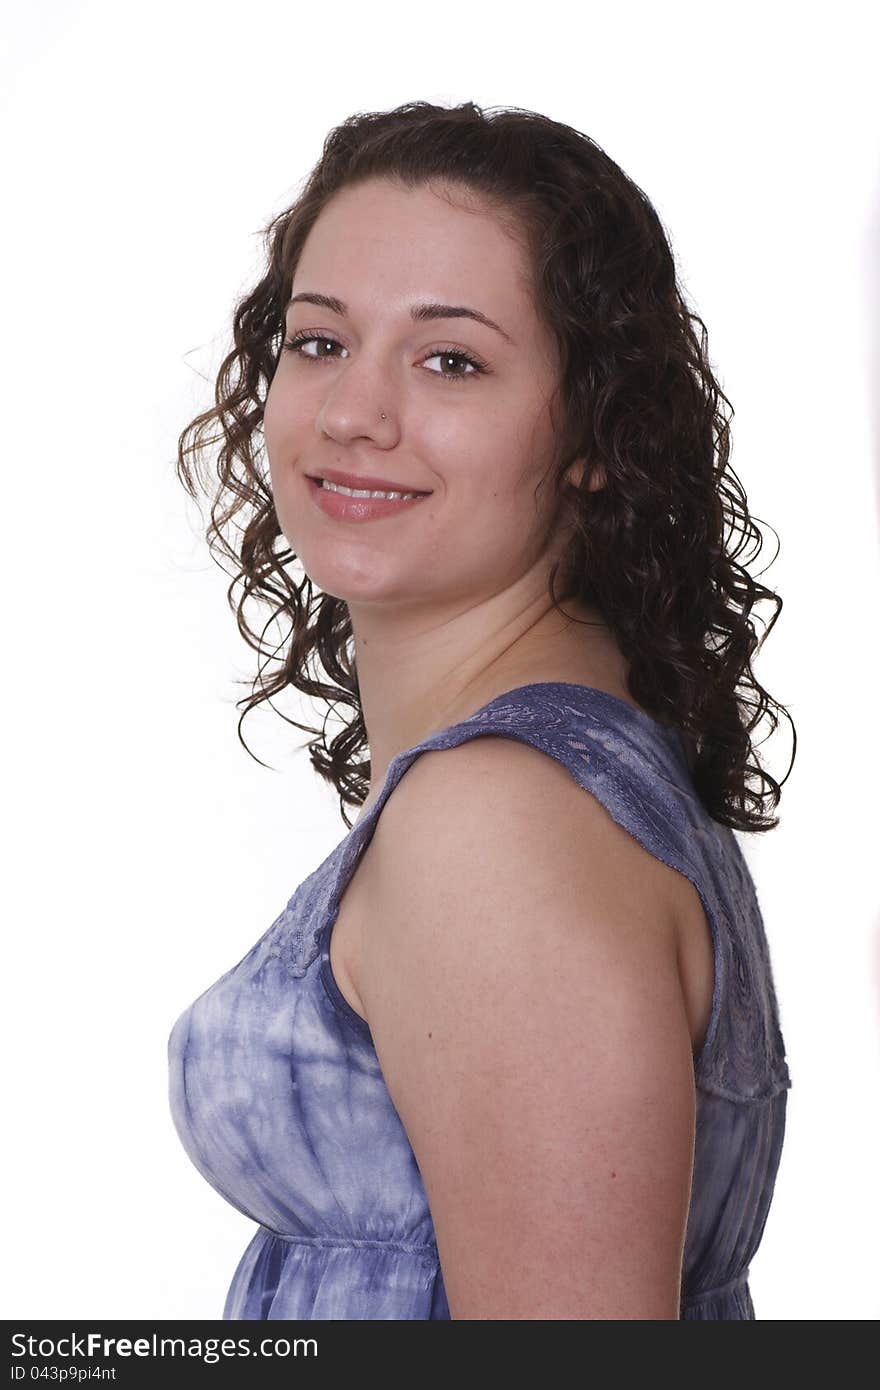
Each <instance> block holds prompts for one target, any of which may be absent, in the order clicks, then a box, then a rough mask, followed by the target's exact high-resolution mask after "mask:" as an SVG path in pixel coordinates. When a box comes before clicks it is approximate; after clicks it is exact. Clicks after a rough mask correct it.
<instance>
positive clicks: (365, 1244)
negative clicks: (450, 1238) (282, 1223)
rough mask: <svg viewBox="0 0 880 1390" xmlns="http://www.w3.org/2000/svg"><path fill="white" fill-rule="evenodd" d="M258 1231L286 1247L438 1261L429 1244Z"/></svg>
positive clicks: (433, 1246) (435, 1251)
mask: <svg viewBox="0 0 880 1390" xmlns="http://www.w3.org/2000/svg"><path fill="white" fill-rule="evenodd" d="M260 1230H261V1231H265V1233H266V1235H267V1236H274V1237H275V1238H276V1239H277V1240H283V1241H286V1242H287V1244H288V1245H313V1246H316V1247H318V1248H320V1247H322V1246H327V1247H329V1248H331V1249H332V1248H333V1247H335V1246H342V1247H343V1248H345V1249H351V1250H401V1251H403V1252H404V1254H407V1255H427V1256H429V1257H430V1258H431V1259H432V1260H436V1259H438V1254H437V1246H436V1245H433V1244H430V1243H426V1244H424V1245H416V1244H414V1243H413V1242H411V1241H403V1240H365V1239H362V1238H361V1237H360V1236H292V1235H288V1234H287V1233H286V1232H285V1231H273V1229H272V1227H271V1226H264V1225H261V1226H260Z"/></svg>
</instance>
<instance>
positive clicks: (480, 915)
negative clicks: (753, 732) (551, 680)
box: [358, 736, 694, 1318]
mask: <svg viewBox="0 0 880 1390" xmlns="http://www.w3.org/2000/svg"><path fill="white" fill-rule="evenodd" d="M367 861H369V862H367ZM655 863H656V861H654V860H653V857H652V856H651V855H650V854H649V853H648V851H647V850H645V849H644V848H643V847H642V846H641V845H639V844H638V842H636V841H635V840H634V839H633V838H632V837H631V836H630V835H629V833H628V832H627V831H625V830H624V829H623V828H622V827H621V826H619V825H618V824H617V823H616V822H615V821H614V820H613V818H612V817H611V816H610V815H609V814H608V812H607V811H606V810H605V808H604V807H603V806H602V805H601V804H600V803H598V802H597V801H596V800H595V798H593V797H592V796H590V795H589V794H587V793H585V791H584V789H583V788H582V787H581V786H580V785H579V784H578V783H577V782H576V781H575V780H574V778H573V777H572V776H571V774H570V773H569V772H568V771H567V769H566V768H565V767H564V766H562V765H561V764H559V763H558V762H557V761H556V760H555V759H553V758H551V757H549V756H547V754H545V753H543V752H540V751H539V750H537V749H535V748H533V747H531V745H528V744H524V743H521V742H519V741H518V740H514V739H510V738H507V737H503V736H481V737H478V738H476V739H473V740H470V741H468V742H467V743H465V744H461V745H459V746H458V747H455V748H452V749H444V750H433V751H431V752H425V753H423V754H421V755H420V756H419V758H418V759H416V761H415V762H414V763H413V764H412V765H411V766H410V768H409V769H407V771H406V772H405V773H404V775H403V777H402V778H401V779H400V781H399V783H398V784H397V786H396V787H395V789H394V791H393V792H392V794H391V795H390V796H389V798H388V801H387V802H386V804H385V806H384V807H383V812H382V815H381V816H380V817H379V820H378V823H377V827H376V830H375V834H374V837H373V841H372V842H371V844H370V846H369V849H368V852H367V855H366V856H365V863H364V865H363V866H362V868H368V874H369V878H368V893H367V901H368V914H367V915H368V919H369V920H368V925H367V928H366V929H365V930H364V932H363V953H362V958H361V960H360V962H359V979H358V989H359V994H360V997H361V999H362V1001H363V1004H364V1008H365V1011H366V1015H367V1018H368V1021H369V1024H370V1029H371V1033H372V1036H373V1041H374V1044H375V1047H376V1052H377V1055H378V1058H379V1062H380V1065H381V1067H382V1072H383V1076H384V1079H385V1082H386V1084H387V1086H388V1090H389V1093H390V1095H391V1097H392V1100H393V1101H394V1104H395V1107H396V1109H397V1111H398V1114H399V1115H400V1117H401V1120H402V1123H403V1125H404V1127H405V1129H406V1132H407V1135H408V1137H409V1140H410V1143H411V1145H412V1147H413V1151H414V1153H415V1156H416V1160H417V1162H418V1165H419V1170H420V1172H421V1174H422V1177H423V1179H424V1182H425V1188H426V1192H427V1195H428V1200H429V1204H430V1207H431V1213H432V1217H433V1221H434V1227H435V1231H436V1234H437V1242H438V1250H439V1254H440V1259H441V1264H442V1267H443V1273H444V1279H445V1283H446V1289H447V1293H448V1295H449V1299H450V1309H451V1312H452V1316H453V1317H454V1318H471V1317H475V1318H487V1317H488V1318H510V1317H512V1318H534V1317H537V1318H557V1317H558V1318H608V1317H611V1318H616V1317H625V1318H657V1317H660V1318H667V1317H669V1318H676V1317H677V1316H678V1297H679V1292H680V1273H681V1253H682V1245H683V1240H684V1231H685V1226H686V1221H687V1212H688V1200H689V1193H690V1182H691V1163H692V1155H693V1140H694V1086H693V1065H692V1056H691V1047H690V1038H689V1035H688V1028H687V1019H686V1016H685V1011H684V1008H683V1004H682V995H681V988H680V983H679V979H678V973H677V962H676V948H675V930H674V923H673V917H672V914H671V911H670V909H669V906H668V902H667V898H666V896H665V895H664V893H663V892H662V891H660V888H659V885H660V884H661V877H660V876H659V875H658V874H657V873H656V872H655V869H654V867H653V866H654V864H655ZM659 868H660V869H666V866H665V865H660V866H659ZM359 872H360V871H359ZM669 872H671V871H669ZM537 1172H540V1175H541V1181H540V1182H536V1181H535V1174H536V1173H537Z"/></svg>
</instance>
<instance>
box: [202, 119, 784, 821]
mask: <svg viewBox="0 0 880 1390" xmlns="http://www.w3.org/2000/svg"><path fill="white" fill-rule="evenodd" d="M376 177H384V178H388V179H392V180H394V181H395V182H396V183H398V184H399V185H401V186H403V187H405V188H414V187H417V186H420V185H424V184H426V183H432V184H434V183H442V184H444V185H446V186H448V187H453V188H463V189H466V190H470V191H473V192H476V193H477V194H478V195H479V196H480V199H481V203H482V204H483V205H485V206H486V208H487V209H488V210H490V211H491V212H493V213H494V214H495V215H497V216H498V217H500V218H502V219H503V220H504V223H505V226H507V227H508V228H509V230H510V231H511V233H512V234H513V235H515V236H518V237H520V238H521V239H522V242H523V245H524V247H525V248H526V250H527V252H528V264H529V266H530V268H531V273H532V282H531V289H532V293H533V296H534V303H535V307H536V311H537V313H538V315H539V316H540V317H542V318H543V320H544V322H545V323H546V324H547V325H548V326H549V328H550V329H551V331H552V333H553V334H554V336H555V340H556V343H557V344H558V348H559V352H560V361H561V373H560V379H559V383H558V393H557V396H558V399H559V400H561V402H562V412H561V416H560V419H561V425H560V428H559V432H558V458H557V460H556V462H555V463H554V468H558V473H557V474H556V481H557V484H558V485H559V487H560V495H561V497H562V500H563V504H564V509H565V510H564V512H563V513H562V515H563V516H564V518H565V519H566V520H567V521H568V522H569V524H570V530H571V535H572V540H571V543H570V546H569V549H568V551H567V552H566V553H565V555H564V556H563V561H562V575H561V576H559V575H558V574H557V571H558V570H559V568H560V566H559V564H556V565H554V567H553V570H552V572H551V575H550V598H551V602H552V603H553V605H554V606H556V607H558V599H559V597H560V595H558V594H557V593H556V582H557V579H558V578H561V579H562V580H563V584H562V588H563V594H562V595H561V596H562V597H568V596H570V595H571V594H574V595H576V596H579V597H581V598H582V599H584V600H586V601H588V602H589V603H592V604H593V605H595V606H596V607H597V608H598V609H599V610H600V612H601V614H602V617H603V619H604V621H605V622H606V623H607V624H608V626H609V627H610V629H611V630H612V632H613V633H614V635H615V637H616V639H617V642H618V644H619V647H620V649H621V651H622V653H623V656H624V657H625V659H626V660H627V661H628V663H629V674H628V681H627V685H628V689H629V691H630V693H631V695H632V696H633V699H634V700H635V701H636V702H637V703H638V704H639V705H641V706H642V707H643V708H644V709H645V710H647V711H648V712H650V713H651V714H652V715H653V716H654V717H656V718H657V719H659V720H661V722H664V723H672V724H674V725H675V726H677V727H678V728H679V729H681V731H682V732H683V734H684V735H685V738H686V741H687V742H688V744H689V747H690V750H691V776H692V780H693V785H694V789H695V791H696V793H697V795H698V796H699V798H700V800H701V801H702V803H703V805H704V806H705V807H706V809H707V811H708V812H709V814H710V815H711V816H712V817H713V819H714V820H716V821H717V822H718V823H719V824H721V825H726V826H730V827H732V828H733V829H736V830H770V829H773V828H774V827H775V826H776V825H777V824H778V817H770V816H769V815H768V811H767V809H765V805H764V803H765V802H766V803H768V807H769V810H773V809H774V808H775V807H776V806H777V804H778V802H779V797H780V793H781V787H782V783H780V782H777V781H776V780H775V779H774V778H773V777H772V776H771V775H770V774H769V773H768V772H766V771H764V770H763V768H762V767H761V766H760V762H759V761H758V757H757V752H756V749H755V747H754V745H753V742H752V738H751V733H752V730H753V729H754V728H755V726H756V725H757V724H758V722H759V721H760V719H761V717H762V716H763V715H764V714H765V713H766V714H767V716H768V718H769V720H770V723H771V733H772V732H774V731H775V730H776V727H777V725H778V722H779V720H778V717H777V715H776V714H775V713H774V708H775V709H777V710H780V711H781V712H782V713H784V714H785V716H786V718H787V719H789V722H790V723H791V725H792V733H793V738H794V743H793V748H792V758H791V763H790V764H789V769H788V773H786V778H783V782H784V781H785V780H786V779H787V776H788V775H789V773H790V771H791V766H792V764H793V762H794V757H795V753H796V749H797V735H796V732H795V729H794V724H793V721H792V720H791V717H790V715H789V714H788V712H787V711H786V710H785V709H784V707H783V706H782V705H780V704H778V703H777V702H776V701H775V700H773V699H772V697H771V696H770V695H768V693H767V691H766V690H764V688H763V687H762V686H761V685H760V684H759V682H758V681H757V680H756V678H755V676H754V674H753V672H752V669H751V661H752V658H753V656H754V655H755V653H756V652H757V651H758V650H759V649H760V647H761V646H762V645H763V642H764V640H765V639H766V637H767V636H768V635H769V632H770V630H771V629H772V627H773V625H774V623H775V622H776V619H777V618H778V616H779V612H780V611H781V608H782V599H781V598H779V597H778V595H776V594H775V593H774V592H773V591H772V590H770V589H767V588H766V587H765V586H764V585H763V584H760V583H759V582H757V580H756V579H754V578H753V577H752V576H751V575H750V574H749V573H748V571H747V570H746V568H745V567H744V565H743V564H741V563H740V562H739V561H738V558H737V557H738V556H739V555H740V554H741V552H742V550H743V548H744V546H746V545H747V544H748V543H749V542H750V541H751V542H753V543H756V549H755V554H757V553H758V551H760V549H761V546H762V538H761V532H760V530H759V528H758V526H757V525H756V523H755V519H754V518H752V517H751V516H750V515H749V512H748V507H747V502H746V495H745V492H744V490H743V488H742V485H741V483H740V481H739V479H738V478H737V476H736V474H735V473H734V472H733V470H732V468H731V467H730V465H729V463H728V457H729V452H730V419H731V418H732V416H733V408H732V406H731V405H730V402H729V401H728V399H727V397H726V396H725V395H724V392H723V391H722V390H721V388H720V386H719V385H718V383H717V381H716V380H715V377H714V376H713V374H712V371H711V368H710V363H709V359H708V355H707V334H706V328H705V325H704V324H703V321H702V319H700V318H699V316H698V315H697V314H695V313H693V312H692V311H691V310H690V309H689V308H688V306H687V305H686V303H685V300H684V298H683V295H682V292H681V290H680V288H679V285H678V283H677V277H676V269H675V264H674V260H673V255H672V251H671V248H670V245H669V242H668V240H667V236H666V233H665V231H664V229H663V226H662V224H661V222H660V219H659V217H658V215H657V213H656V212H655V210H654V208H653V207H652V205H651V203H650V202H649V200H648V198H647V196H646V195H645V194H644V193H643V192H642V190H641V189H640V188H639V187H638V186H637V185H636V184H635V183H634V182H633V181H632V179H630V178H628V177H627V175H626V174H625V173H624V172H623V170H622V169H620V168H619V167H618V165H617V164H615V163H614V161H613V160H612V159H610V158H609V156H608V155H607V154H606V153H605V152H604V150H602V149H601V148H600V147H599V146H598V145H597V144H596V143H595V142H594V141H593V140H591V139H590V138H589V137H588V136H586V135H584V134H582V133H581V132H579V131H577V130H575V129H573V128H572V127H570V126H567V125H563V124H560V123H559V122H557V121H553V120H550V119H549V118H548V117H546V116H543V115H540V114H538V113H536V112H533V111H528V110H524V109H522V108H519V107H495V108H489V109H488V110H483V109H482V108H480V107H479V106H477V105H475V104H474V103H473V102H464V103H463V104H461V105H458V106H452V107H444V106H438V105H433V104H431V103H429V102H423V101H416V102H409V103H406V104H405V105H403V106H398V107H396V108H395V109H394V110H390V111H379V112H368V113H359V114H356V115H354V116H351V117H349V118H348V119H347V120H345V121H343V123H342V124H341V125H339V126H337V127H336V128H335V129H333V130H331V132H330V133H329V135H328V136H327V138H326V140H325V141H324V146H323V151H322V154H321V156H320V158H319V160H318V162H317V163H316V165H315V166H314V168H313V169H312V171H311V173H310V175H309V176H308V178H307V180H306V181H305V183H304V185H303V187H302V192H301V193H300V196H299V197H298V198H297V199H296V201H295V202H294V203H293V204H292V205H291V206H290V207H289V208H287V209H286V210H285V211H284V212H282V213H280V214H279V215H278V216H276V217H274V218H273V219H272V220H271V221H270V223H269V224H268V226H267V227H266V228H265V229H264V231H263V233H262V235H263V238H264V243H265V249H266V259H267V265H266V270H265V274H264V275H263V276H262V278H261V279H260V280H259V283H258V284H256V286H255V287H254V288H253V289H252V290H251V291H250V292H249V293H247V294H246V295H244V297H243V298H241V299H240V301H239V302H238V304H237V305H236V307H235V310H234V319H233V338H234V344H235V346H234V348H233V350H232V351H231V352H230V353H229V354H228V355H227V356H226V357H225V358H224V360H223V362H222V364H221V366H220V369H219V372H218V375H217V380H216V384H215V402H216V403H215V405H214V407H213V408H212V409H210V410H207V411H205V412H203V413H202V414H200V415H197V416H196V418H195V419H194V420H192V421H191V422H190V424H189V425H187V426H186V428H185V429H184V430H183V431H182V432H181V434H180V437H179V439H178V457H177V472H178V476H179V478H180V479H181V481H182V482H183V484H184V486H185V487H186V488H187V490H188V492H189V493H190V495H191V496H192V497H194V498H195V497H196V496H197V493H198V489H199V487H200V486H201V488H202V489H203V490H204V492H205V493H206V495H208V496H209V498H210V523H209V525H208V527H207V531H206V539H207V541H208V546H209V550H210V552H211V554H212V557H213V558H214V559H215V560H217V562H218V563H219V564H220V565H221V568H223V569H224V570H225V566H224V565H223V563H222V557H223V556H227V557H229V558H231V560H232V561H233V563H234V566H235V571H234V578H233V580H232V583H231V584H230V586H229V589H228V591H227V597H228V601H229V603H230V607H231V608H232V609H233V611H234V612H235V614H236V618H237V622H238V627H239V630H240V632H241V634H242V636H243V637H244V639H245V641H246V642H247V643H248V645H249V646H251V647H253V649H254V650H255V651H256V652H257V653H258V654H259V656H260V658H264V659H265V661H266V662H270V663H274V666H275V669H274V671H273V672H272V673H271V674H270V675H268V676H267V675H266V672H265V668H264V664H263V662H262V661H261V664H260V666H259V669H258V671H257V674H256V676H255V677H254V680H253V682H252V683H251V694H250V695H249V696H248V697H245V698H243V699H242V700H240V701H238V705H239V706H242V705H243V706H244V709H243V711H242V715H241V718H240V719H239V725H238V730H239V738H241V723H242V721H243V719H244V717H245V715H246V714H247V713H248V711H249V710H250V709H252V708H254V707H255V706H256V705H258V704H260V703H261V702H262V701H264V700H269V701H270V702H271V698H272V696H273V695H275V694H277V693H278V692H279V691H281V690H283V689H285V688H286V687H287V686H293V687H295V688H296V689H298V690H300V691H302V692H303V693H304V694H306V695H309V696H312V697H317V698H318V699H320V700H323V701H326V702H328V707H333V708H334V709H335V708H336V707H338V706H341V707H342V708H343V709H344V710H346V711H349V712H350V718H348V720H347V722H346V720H345V719H344V718H343V724H344V727H343V729H342V730H341V731H340V732H339V733H338V734H336V736H335V737H333V738H332V739H331V740H329V741H328V740H327V737H326V732H325V730H323V729H317V728H315V727H313V726H312V725H309V724H302V723H300V722H299V721H298V720H295V719H289V722H290V723H291V724H293V725H295V727H297V728H299V729H301V730H303V731H304V732H306V733H307V734H314V735H316V737H315V738H314V739H312V740H311V741H310V742H309V743H308V745H307V746H308V748H309V755H310V758H311V762H312V765H313V767H314V768H315V770H316V771H317V772H318V773H319V774H320V775H321V777H323V778H324V779H325V780H327V781H329V782H331V783H332V784H333V785H334V787H335V788H336V790H337V792H338V794H339V798H340V811H341V814H342V818H343V820H344V822H345V824H346V825H347V826H349V827H350V826H351V825H352V823H353V822H352V821H351V820H350V819H349V818H348V816H347V815H346V807H347V806H352V807H359V806H361V805H362V804H363V802H364V801H365V800H366V797H367V795H368V793H369V790H370V760H369V757H368V756H367V757H359V756H358V755H359V754H361V753H362V750H364V749H367V750H368V748H369V745H368V739H367V731H366V727H365V724H364V719H363V712H362V708H361V703H360V697H359V688H358V678H357V670H356V661H355V652H354V641H353V633H352V626H351V620H350V617H349V613H348V606H347V604H346V602H345V601H344V600H343V599H341V598H337V597H334V596H331V595H329V594H325V593H321V592H320V591H318V592H314V591H313V586H312V582H311V580H310V579H309V578H308V576H306V575H305V574H303V575H302V577H301V578H297V577H296V576H292V575H291V574H290V573H289V572H288V569H287V566H288V565H290V564H291V562H294V561H296V560H297V556H296V555H295V554H294V553H293V551H292V550H291V549H290V548H289V546H288V544H287V542H286V540H285V539H284V537H283V535H282V531H281V527H280V525H279V522H278V518H277V516H276V512H275V507H274V503H273V498H272V493H271V488H270V486H269V483H268V469H267V466H266V461H265V447H264V444H262V445H261V444H260V443H258V442H255V441H256V436H257V435H258V432H259V431H260V429H261V423H262V420H263V411H264V405H265V400H266V394H267V392H268V389H269V386H270V384H271V381H272V378H273V375H274V373H275V369H276V366H277V364H278V361H279V358H280V354H281V350H282V344H283V339H284V309H285V305H286V304H287V301H288V299H289V297H290V290H291V284H292V280H293V275H294V271H295V268H296V265H297V261H298V259H299V256H300V253H301V251H302V248H303V245H304V243H305V240H306V237H307V236H308V234H309V231H310V230H311V228H312V227H313V226H314V224H315V221H316V220H317V218H318V217H319V216H320V213H321V211H322V209H323V208H324V207H325V205H326V204H327V202H328V201H329V199H331V198H332V197H333V195H334V194H335V193H337V192H338V191H339V190H341V189H343V188H345V187H349V186H353V185H355V184H357V183H360V182H361V181H363V180H366V179H369V178H376ZM695 325H699V329H700V333H699V336H697V333H696V332H695ZM725 406H726V407H727V412H725V409H724V407H725ZM214 426H219V432H217V430H216V429H214V428H213V427H214ZM216 444H220V448H219V452H218V453H217V455H216V477H217V478H219V488H217V487H216V484H215V485H214V486H212V487H211V486H209V484H208V481H207V470H206V477H205V479H204V480H202V479H201V478H200V476H199V475H200V466H201V465H202V464H203V463H204V462H205V460H206V459H207V457H208V455H209V451H210V450H211V449H212V448H213V446H214V445H216ZM577 458H586V459H587V460H588V461H589V466H588V468H587V470H586V471H585V474H584V476H583V478H582V479H581V481H580V482H579V483H577V484H575V483H574V482H572V481H571V480H570V479H566V478H564V476H563V475H564V474H565V472H566V470H567V469H568V468H569V466H570V465H571V463H572V461H573V460H574V459H577ZM190 461H191V462H190ZM598 469H601V470H602V475H603V484H604V485H603V486H600V487H597V488H592V489H591V488H590V487H589V482H590V478H591V477H592V476H593V475H594V474H595V473H596V470H598ZM240 513H241V514H242V516H241V518H240V519H239V521H238V522H237V524H236V527H235V531H236V535H237V538H236V539H235V540H234V541H233V542H230V541H228V540H227V539H226V538H225V536H224V534H223V532H224V528H225V527H227V526H229V524H230V523H231V522H232V521H233V519H234V518H238V517H239V514H240ZM771 529H772V528H771ZM774 534H775V533H774ZM737 536H739V542H738V544H734V540H735V539H736V537H737ZM777 553H778V547H777ZM774 558H775V556H774ZM227 572H228V571H227ZM239 585H240V594H239V595H238V597H237V598H236V590H237V588H238V586H239ZM250 599H253V600H255V601H256V602H257V603H258V604H268V605H269V608H270V614H269V617H268V619H267V621H266V623H265V625H264V626H263V628H262V632H261V633H260V634H258V633H257V632H256V631H253V630H252V629H251V628H250V626H249V624H248V622H247V620H246V618H245V611H244V610H245V606H246V604H247V602H248V600H250ZM765 600H767V601H769V602H770V603H771V604H772V605H773V610H774V611H773V612H772V614H771V616H770V619H769V622H768V624H767V627H766V631H765V632H764V634H763V636H762V637H761V638H760V639H759V638H758V636H757V635H756V632H755V627H754V624H753V622H752V621H751V617H750V615H751V613H752V610H753V608H754V607H755V605H756V603H758V602H761V601H765ZM279 619H280V620H285V621H289V624H290V627H289V633H288V637H287V638H286V639H285V640H284V641H282V643H281V644H280V645H279V646H275V647H272V646H266V645H264V638H265V633H266V630H267V628H268V627H269V625H270V624H271V623H272V622H273V621H276V620H279ZM285 643H286V647H285ZM279 651H280V652H281V655H279ZM273 708H274V706H273ZM279 712H280V711H279ZM282 717H283V718H285V719H288V716H287V715H283V716H282ZM325 726H326V715H325ZM242 742H244V740H243V739H242ZM245 747H247V745H245ZM248 751H249V752H250V750H249V749H248ZM258 761H259V760H258ZM753 780H756V781H757V786H752V785H750V783H751V782H752V781H753Z"/></svg>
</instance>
